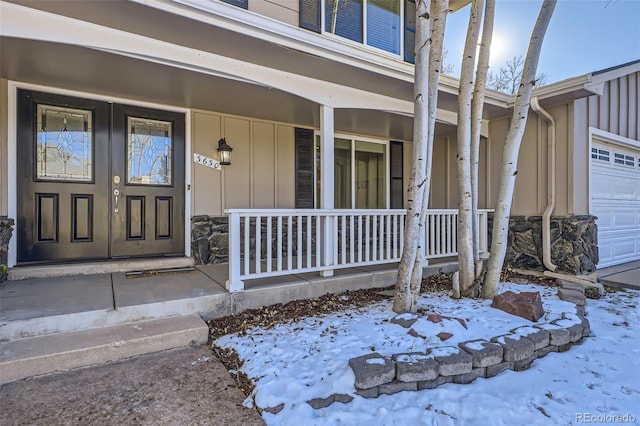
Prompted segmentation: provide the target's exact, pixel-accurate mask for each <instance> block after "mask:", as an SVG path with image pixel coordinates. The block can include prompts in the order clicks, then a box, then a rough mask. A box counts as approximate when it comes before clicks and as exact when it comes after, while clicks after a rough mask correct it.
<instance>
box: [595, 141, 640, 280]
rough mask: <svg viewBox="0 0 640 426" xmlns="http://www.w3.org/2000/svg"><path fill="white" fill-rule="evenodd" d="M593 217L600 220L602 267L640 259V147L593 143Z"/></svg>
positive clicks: (598, 221) (599, 245) (599, 265)
mask: <svg viewBox="0 0 640 426" xmlns="http://www.w3.org/2000/svg"><path fill="white" fill-rule="evenodd" d="M591 214H593V215H594V216H597V217H598V220H597V222H596V223H597V224H598V247H599V252H600V263H598V268H603V267H606V266H612V265H617V264H619V263H624V262H629V261H632V260H638V259H640V148H639V149H638V150H635V149H633V148H622V147H618V146H617V145H609V144H605V143H603V142H599V141H593V145H592V149H591Z"/></svg>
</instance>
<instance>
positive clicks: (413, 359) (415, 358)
mask: <svg viewBox="0 0 640 426" xmlns="http://www.w3.org/2000/svg"><path fill="white" fill-rule="evenodd" d="M430 358H431V357H430V356H427V355H426V354H424V355H419V354H403V355H399V356H397V357H396V361H398V362H408V363H412V364H413V363H417V362H422V361H425V360H427V359H430Z"/></svg>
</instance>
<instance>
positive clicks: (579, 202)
mask: <svg viewBox="0 0 640 426" xmlns="http://www.w3.org/2000/svg"><path fill="white" fill-rule="evenodd" d="M574 123H575V127H574V133H575V143H574V152H573V166H574V167H573V170H574V174H573V183H574V193H573V199H572V200H571V201H572V202H573V206H574V211H575V213H576V214H586V213H589V185H588V184H587V182H589V169H588V167H587V164H589V162H590V161H591V160H590V158H591V157H590V148H589V128H590V127H592V128H595V129H599V130H603V131H605V132H609V133H612V134H614V135H618V136H622V137H625V138H628V139H631V140H635V141H640V72H635V73H630V74H627V75H624V76H621V77H618V78H615V79H612V80H610V81H608V82H606V83H605V85H604V90H603V94H602V96H598V95H592V96H589V97H587V98H582V99H577V100H576V101H575V107H574Z"/></svg>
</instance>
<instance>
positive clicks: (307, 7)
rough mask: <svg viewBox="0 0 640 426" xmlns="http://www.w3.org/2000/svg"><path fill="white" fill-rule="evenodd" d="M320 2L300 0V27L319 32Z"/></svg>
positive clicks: (318, 0) (316, 0)
mask: <svg viewBox="0 0 640 426" xmlns="http://www.w3.org/2000/svg"><path fill="white" fill-rule="evenodd" d="M320 10H321V9H320V0H300V27H302V28H306V29H307V30H311V31H315V32H317V33H319V32H320Z"/></svg>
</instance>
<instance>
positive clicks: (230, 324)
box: [209, 268, 557, 396]
mask: <svg viewBox="0 0 640 426" xmlns="http://www.w3.org/2000/svg"><path fill="white" fill-rule="evenodd" d="M502 280H503V281H510V282H515V283H522V284H524V283H537V284H542V285H548V286H556V285H557V284H556V283H555V280H552V279H549V278H544V277H538V276H529V275H526V276H525V275H521V274H518V273H516V272H514V271H512V270H510V269H509V268H505V269H504V271H503V274H502ZM393 289H394V286H390V287H387V288H371V289H362V290H354V291H346V292H344V293H341V294H325V295H324V296H321V297H318V298H316V299H306V300H294V301H292V302H288V303H278V304H275V305H271V306H265V307H262V308H258V309H249V310H247V311H244V312H240V313H238V314H235V315H230V316H226V317H223V318H217V319H213V320H211V321H209V346H210V347H211V348H212V350H213V353H214V355H215V356H216V357H217V358H218V359H219V360H220V361H221V362H222V363H223V364H224V366H225V367H226V368H227V371H229V373H230V374H231V376H232V377H233V378H234V379H235V380H236V383H237V385H238V387H239V388H240V389H241V390H242V391H243V392H244V394H245V396H249V395H251V393H252V392H253V389H254V387H255V386H254V384H253V382H252V381H251V379H249V377H248V376H247V375H246V374H245V373H243V372H242V371H240V369H241V368H242V364H243V362H242V360H241V359H240V358H239V357H238V354H237V353H236V352H235V351H234V350H232V349H228V348H221V347H219V346H217V345H215V343H214V341H215V340H216V339H217V338H219V337H222V336H224V335H226V334H234V333H238V334H239V335H241V336H243V335H245V334H246V332H247V330H249V329H251V328H253V327H264V328H272V327H275V326H276V325H278V324H282V323H285V322H289V321H291V322H297V321H300V320H301V319H303V318H307V317H309V316H315V315H324V314H331V313H334V312H339V311H344V310H346V309H351V308H364V307H367V306H369V305H370V304H372V303H375V302H379V301H381V300H384V299H389V298H390V297H392V296H391V295H392V294H393V293H392V292H393ZM450 290H451V275H450V274H438V275H432V276H429V277H425V278H424V279H423V280H422V287H421V292H423V293H426V292H448V291H450Z"/></svg>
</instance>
